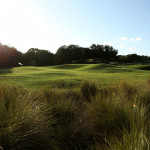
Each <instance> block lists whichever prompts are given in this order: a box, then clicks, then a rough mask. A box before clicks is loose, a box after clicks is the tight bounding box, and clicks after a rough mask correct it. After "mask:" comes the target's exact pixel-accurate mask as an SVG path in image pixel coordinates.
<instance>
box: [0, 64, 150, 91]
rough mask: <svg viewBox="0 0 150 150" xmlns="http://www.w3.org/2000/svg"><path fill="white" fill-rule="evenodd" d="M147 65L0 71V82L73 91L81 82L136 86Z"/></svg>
mask: <svg viewBox="0 0 150 150" xmlns="http://www.w3.org/2000/svg"><path fill="white" fill-rule="evenodd" d="M145 66H146V65H109V64H70V65H58V66H50V67H17V68H5V69H0V82H1V83H4V84H6V83H8V84H15V85H16V84H21V85H23V86H24V87H26V88H30V89H35V88H36V89H38V88H41V87H45V86H47V87H50V86H51V87H58V86H59V87H61V86H62V87H64V86H66V87H74V86H80V83H81V81H82V80H89V81H95V82H96V83H97V84H102V85H107V84H114V83H116V82H119V81H120V80H128V81H129V82H132V83H134V84H136V83H137V82H144V81H146V80H147V79H148V78H149V77H150V75H149V70H143V69H142V67H143V68H144V67H145Z"/></svg>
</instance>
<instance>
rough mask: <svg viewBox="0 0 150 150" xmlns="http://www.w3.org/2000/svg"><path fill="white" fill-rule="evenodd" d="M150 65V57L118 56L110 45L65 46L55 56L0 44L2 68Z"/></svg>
mask: <svg viewBox="0 0 150 150" xmlns="http://www.w3.org/2000/svg"><path fill="white" fill-rule="evenodd" d="M111 62H113V63H150V57H149V56H144V55H142V56H141V55H137V54H129V55H118V50H116V49H114V48H113V47H112V46H109V45H99V44H92V45H91V46H90V47H87V48H85V47H80V46H78V45H73V44H72V45H68V46H66V45H63V46H61V47H59V48H58V50H57V52H56V53H55V54H53V53H51V52H50V51H48V50H42V49H38V48H30V49H29V50H28V51H27V52H26V53H22V52H20V51H18V50H17V49H16V48H14V47H10V46H7V45H2V44H0V67H15V66H19V65H24V66H50V65H60V64H71V63H111Z"/></svg>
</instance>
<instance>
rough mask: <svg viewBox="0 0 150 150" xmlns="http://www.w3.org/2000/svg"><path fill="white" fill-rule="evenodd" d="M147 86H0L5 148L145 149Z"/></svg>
mask: <svg viewBox="0 0 150 150" xmlns="http://www.w3.org/2000/svg"><path fill="white" fill-rule="evenodd" d="M149 93H150V85H149V81H148V82H147V83H145V84H142V85H136V86H134V85H131V84H130V83H127V82H120V83H119V84H116V85H109V86H108V87H104V88H103V87H102V86H97V85H96V84H95V83H91V82H87V81H85V82H83V83H82V84H81V87H80V89H77V88H71V89H69V90H68V89H62V88H61V89H60V88H58V89H57V88H54V89H52V88H49V89H43V90H40V91H39V90H36V91H27V90H25V89H23V88H22V87H14V86H13V87H9V86H1V87H0V147H1V149H4V150H5V149H7V150H30V149H32V150H34V149H35V150H40V149H44V150H120V149H122V150H129V149H131V150H135V149H137V150H148V149H150V145H149V143H150V127H149V123H150V109H149V108H150V107H149V105H150V94H149Z"/></svg>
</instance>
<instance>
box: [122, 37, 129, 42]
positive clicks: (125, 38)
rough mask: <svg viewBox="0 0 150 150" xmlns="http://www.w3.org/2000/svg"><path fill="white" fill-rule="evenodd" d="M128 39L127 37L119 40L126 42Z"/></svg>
mask: <svg viewBox="0 0 150 150" xmlns="http://www.w3.org/2000/svg"><path fill="white" fill-rule="evenodd" d="M127 39H128V38H127V37H121V38H120V40H121V41H126V40H127Z"/></svg>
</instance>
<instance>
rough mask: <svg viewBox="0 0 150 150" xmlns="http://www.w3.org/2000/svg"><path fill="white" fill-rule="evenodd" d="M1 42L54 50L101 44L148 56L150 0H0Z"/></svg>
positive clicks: (21, 47)
mask: <svg viewBox="0 0 150 150" xmlns="http://www.w3.org/2000/svg"><path fill="white" fill-rule="evenodd" d="M0 43H2V44H6V45H9V46H12V47H15V48H17V49H18V50H20V51H21V52H26V51H28V50H29V49H30V48H39V49H45V50H49V51H50V52H52V53H55V52H56V51H57V49H58V48H59V47H60V46H62V45H69V44H75V45H79V46H82V47H90V46H91V45H92V44H103V45H110V46H113V47H114V48H115V49H117V50H118V54H121V55H127V54H133V53H136V54H139V55H148V56H150V0H0Z"/></svg>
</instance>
